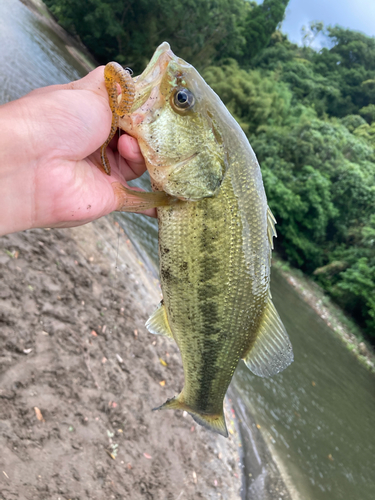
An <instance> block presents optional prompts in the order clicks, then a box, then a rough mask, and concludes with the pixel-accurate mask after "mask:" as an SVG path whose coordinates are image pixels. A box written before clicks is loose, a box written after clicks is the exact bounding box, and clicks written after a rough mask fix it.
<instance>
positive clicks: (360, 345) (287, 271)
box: [272, 254, 375, 373]
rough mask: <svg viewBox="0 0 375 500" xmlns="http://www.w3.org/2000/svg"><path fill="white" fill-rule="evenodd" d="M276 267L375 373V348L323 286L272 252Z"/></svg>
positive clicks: (359, 358) (362, 362)
mask: <svg viewBox="0 0 375 500" xmlns="http://www.w3.org/2000/svg"><path fill="white" fill-rule="evenodd" d="M272 266H273V268H275V269H277V271H278V272H280V273H281V274H282V276H283V277H284V278H285V279H286V280H287V281H288V283H289V284H290V285H292V286H293V288H294V289H295V290H296V291H297V292H298V294H299V295H300V297H302V299H303V300H304V301H305V302H306V303H308V304H309V305H310V307H311V308H312V309H314V311H315V312H316V313H317V314H318V315H319V316H320V317H321V318H322V319H323V321H324V322H325V323H326V324H327V325H328V326H329V328H330V329H331V330H332V331H333V332H334V334H335V335H337V336H338V337H339V338H340V339H341V340H342V341H343V342H344V343H345V345H346V346H347V348H348V349H349V350H350V351H351V352H352V353H353V355H355V356H356V358H357V359H358V361H359V362H360V363H361V364H362V365H364V366H365V367H366V368H367V369H368V370H369V371H370V372H372V373H375V352H374V349H373V348H372V346H371V345H370V344H369V343H368V342H366V341H365V340H364V338H363V335H362V332H361V330H360V328H359V327H358V326H357V325H356V324H355V323H354V321H353V320H352V319H350V318H349V317H347V316H346V315H345V314H344V312H343V310H342V309H340V307H338V306H337V305H336V304H335V303H334V302H333V301H332V300H331V299H330V298H329V297H328V295H327V294H326V293H325V292H324V290H323V289H322V288H321V287H320V286H319V285H318V284H317V283H315V282H314V281H312V280H311V279H310V278H308V277H307V276H305V275H304V274H303V273H302V272H301V271H299V270H298V269H294V268H292V267H291V266H289V264H288V263H287V262H285V261H284V260H282V259H281V258H280V257H279V256H278V255H277V254H274V255H273V259H272Z"/></svg>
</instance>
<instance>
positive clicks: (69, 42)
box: [20, 0, 98, 72]
mask: <svg viewBox="0 0 375 500" xmlns="http://www.w3.org/2000/svg"><path fill="white" fill-rule="evenodd" d="M20 2H22V3H23V4H24V5H26V7H28V8H29V9H30V10H31V11H32V12H33V13H34V15H35V16H36V17H37V18H38V19H39V21H41V22H42V23H44V24H46V25H47V26H49V28H51V29H52V30H53V31H54V32H55V33H56V34H57V35H58V36H59V38H60V39H61V40H62V42H63V43H64V45H65V46H66V49H67V50H68V52H69V53H70V54H71V55H72V57H74V58H75V59H76V61H78V62H79V63H80V64H81V66H82V67H83V68H84V69H85V70H86V71H87V72H89V71H92V70H93V69H94V68H96V67H97V66H98V63H97V62H96V61H95V59H94V57H93V56H92V55H91V53H90V52H89V51H88V50H87V48H86V47H85V45H83V43H81V42H80V40H79V39H78V37H77V38H76V37H73V36H71V35H70V34H69V33H68V32H67V31H65V30H64V28H62V27H61V26H60V25H59V24H58V23H57V22H56V20H55V19H54V17H53V16H52V14H51V13H50V11H49V10H48V8H47V7H46V5H45V4H44V2H42V0H20Z"/></svg>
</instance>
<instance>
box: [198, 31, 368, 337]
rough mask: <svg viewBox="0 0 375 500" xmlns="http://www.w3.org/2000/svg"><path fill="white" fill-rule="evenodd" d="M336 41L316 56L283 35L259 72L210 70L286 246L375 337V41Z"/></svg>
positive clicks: (343, 36)
mask: <svg viewBox="0 0 375 500" xmlns="http://www.w3.org/2000/svg"><path fill="white" fill-rule="evenodd" d="M318 28H319V29H320V26H319V27H318ZM333 35H335V37H333ZM327 37H328V39H329V40H330V41H331V42H332V40H333V39H334V40H335V41H336V43H337V44H338V45H339V47H337V46H335V45H332V43H331V48H330V49H327V48H326V49H323V50H322V51H321V52H320V53H317V52H315V51H314V50H312V49H311V48H310V47H308V46H305V47H298V46H296V45H293V44H291V43H290V42H289V41H288V40H287V39H285V37H283V36H282V35H281V34H278V33H276V34H274V35H273V37H272V39H271V42H270V45H269V47H268V48H266V49H265V50H263V51H262V52H261V53H260V54H259V55H258V56H257V57H255V58H254V59H253V61H252V69H247V70H245V69H244V68H243V67H241V64H238V63H235V62H234V61H233V60H231V61H222V62H221V64H219V65H216V66H215V67H209V68H207V69H206V70H205V72H204V76H205V78H206V80H207V82H208V83H209V84H210V85H211V86H212V87H213V88H214V90H215V91H216V92H217V93H218V94H219V95H220V96H221V97H222V99H223V100H224V102H225V103H226V104H227V106H228V108H229V109H230V111H231V112H232V113H233V114H234V116H236V118H237V120H238V121H239V123H240V124H241V126H242V128H243V130H244V131H245V133H246V134H247V135H248V137H249V139H250V142H251V144H252V146H253V148H254V150H255V151H256V153H257V156H258V158H259V160H260V164H261V167H262V173H263V180H264V185H265V188H266V192H267V197H268V200H269V204H270V207H271V209H272V211H273V213H274V214H275V216H276V218H277V220H278V226H277V228H278V233H279V238H278V241H277V249H278V250H279V251H280V252H281V253H282V254H283V255H284V257H287V258H288V260H289V262H291V263H292V264H293V265H295V266H298V267H299V268H301V269H303V270H304V271H305V272H306V273H308V274H311V275H313V276H314V277H315V279H317V280H318V281H319V282H320V284H321V285H323V287H324V288H325V289H326V290H327V291H328V292H329V293H330V294H331V296H332V297H333V298H334V299H335V300H336V301H337V302H338V303H339V304H340V305H341V306H342V307H343V308H344V309H345V310H346V311H347V312H349V313H350V314H352V315H353V316H354V317H355V318H356V319H357V321H358V322H359V324H360V325H361V326H362V327H363V328H364V329H365V330H366V331H367V333H368V335H369V336H371V335H373V340H375V303H374V297H375V275H374V267H375V228H374V223H375V215H374V214H375V149H374V148H375V120H374V119H373V118H374V116H375V113H374V110H375V96H372V95H370V92H369V91H368V90H367V91H366V92H367V93H363V92H362V90H363V88H364V87H365V85H367V89H370V88H371V85H372V81H373V80H374V77H375V68H374V69H372V70H371V68H372V67H373V66H372V65H371V60H372V55H371V51H372V54H373V55H374V54H375V46H374V45H373V40H372V39H369V38H368V37H364V35H362V34H356V33H350V36H349V35H348V33H347V31H346V30H341V29H339V28H335V29H330V30H328V31H327ZM349 46H350V47H351V48H352V49H353V47H355V48H356V53H355V55H353V54H352V55H349V54H350V50H349V48H348V47H349ZM361 47H362V48H363V47H366V50H362V51H361V50H360V48H361ZM353 61H357V62H353ZM338 63H339V64H338ZM354 68H355V71H353V69H354ZM369 68H370V69H369ZM358 75H360V76H358ZM361 78H364V79H365V80H364V82H366V83H363V82H362V81H360V79H361ZM359 89H362V90H361V92H362V94H360V90H359ZM364 103H365V104H366V105H365V106H363V104H364Z"/></svg>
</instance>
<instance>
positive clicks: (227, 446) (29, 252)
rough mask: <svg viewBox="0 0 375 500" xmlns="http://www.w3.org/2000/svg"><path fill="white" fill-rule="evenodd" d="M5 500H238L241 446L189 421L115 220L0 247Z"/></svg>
mask: <svg viewBox="0 0 375 500" xmlns="http://www.w3.org/2000/svg"><path fill="white" fill-rule="evenodd" d="M0 274H1V281H2V288H1V291H0V296H1V305H0V353H1V355H0V356H1V357H0V387H1V389H0V450H1V453H0V470H1V471H3V472H2V473H1V474H0V498H1V499H2V500H11V499H13V498H19V499H21V500H22V499H27V500H31V499H38V500H40V499H42V498H46V499H47V498H48V499H49V498H56V499H57V498H60V499H61V500H63V499H64V500H65V499H66V500H68V499H83V498H90V499H96V500H108V499H111V498H118V499H120V498H121V499H122V498H131V499H132V500H137V499H144V498H146V499H152V498H154V499H158V500H159V499H166V500H167V499H168V500H175V499H177V498H178V499H181V500H182V499H184V498H189V499H193V498H194V499H198V498H204V499H212V500H214V499H215V500H216V499H227V500H234V499H235V500H238V499H239V498H240V487H241V467H240V460H239V455H238V448H239V445H240V443H239V437H238V434H237V431H236V427H235V424H234V421H235V418H234V414H233V412H232V410H231V409H230V408H229V407H227V412H226V413H227V422H228V424H229V428H230V437H229V439H225V438H223V437H221V436H218V435H215V434H213V433H210V432H208V431H207V430H205V429H203V428H202V427H200V426H197V425H196V424H195V423H194V421H193V420H192V419H191V417H190V416H189V415H187V414H184V413H182V412H178V411H177V412H172V411H165V412H152V411H151V409H152V408H154V407H155V406H158V405H160V404H161V403H162V402H164V401H165V400H166V399H167V398H168V397H171V396H173V395H174V394H175V393H177V392H179V390H180V389H181V388H182V384H183V372H182V366H181V362H180V356H179V353H178V349H177V347H176V346H175V345H174V344H173V343H172V342H169V341H168V340H166V339H164V338H161V337H157V336H153V335H151V334H149V333H148V332H147V331H146V329H145V327H144V323H145V321H146V319H147V318H148V316H149V314H150V313H151V312H152V310H153V309H154V308H155V306H156V304H157V303H158V301H159V300H160V291H159V288H158V283H157V281H156V280H155V279H154V277H153V276H152V274H151V273H150V272H148V270H147V269H146V268H145V266H144V265H143V264H142V263H141V262H140V261H139V257H138V254H137V252H136V251H135V249H134V248H133V246H132V244H131V242H130V241H129V240H128V238H127V237H126V235H125V234H124V232H123V231H122V230H121V229H120V228H119V226H118V224H117V223H115V222H114V220H113V218H112V217H107V218H103V219H100V220H99V221H95V222H94V223H91V224H88V225H86V226H82V227H78V228H71V229H51V230H48V229H36V230H31V231H25V232H21V233H16V234H12V235H7V236H4V237H2V238H1V239H0Z"/></svg>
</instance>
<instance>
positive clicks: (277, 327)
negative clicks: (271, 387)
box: [244, 297, 294, 377]
mask: <svg viewBox="0 0 375 500" xmlns="http://www.w3.org/2000/svg"><path fill="white" fill-rule="evenodd" d="M293 359H294V358H293V348H292V344H291V343H290V340H289V337H288V334H287V333H286V330H285V327H284V325H283V323H282V321H281V318H280V316H279V314H278V312H277V311H276V308H275V306H274V305H273V302H272V300H271V297H270V298H269V299H268V303H267V306H266V309H265V311H264V313H263V318H262V322H261V324H260V327H259V330H258V332H257V338H256V341H255V342H254V344H253V346H252V347H251V349H250V351H249V352H248V353H247V355H246V356H245V357H244V361H245V363H246V366H247V367H248V368H249V369H250V370H251V371H252V372H253V373H255V375H258V376H259V377H271V376H272V375H275V374H276V373H279V372H281V371H283V370H285V368H287V367H288V366H289V365H290V364H291V363H292V362H293Z"/></svg>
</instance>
